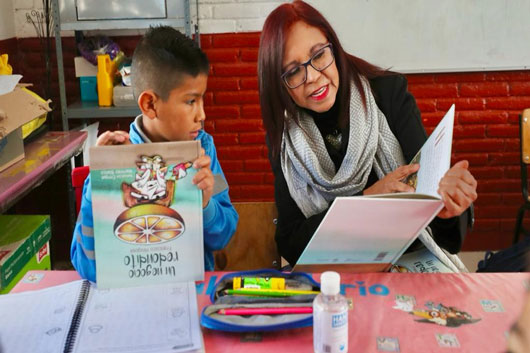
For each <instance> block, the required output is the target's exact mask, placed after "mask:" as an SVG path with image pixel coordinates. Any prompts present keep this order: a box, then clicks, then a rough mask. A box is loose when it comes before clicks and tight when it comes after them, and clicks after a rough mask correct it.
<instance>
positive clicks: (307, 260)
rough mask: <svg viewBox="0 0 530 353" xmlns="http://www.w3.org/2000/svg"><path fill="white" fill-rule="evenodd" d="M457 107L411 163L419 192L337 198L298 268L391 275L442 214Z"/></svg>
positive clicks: (409, 180)
mask: <svg viewBox="0 0 530 353" xmlns="http://www.w3.org/2000/svg"><path fill="white" fill-rule="evenodd" d="M454 113H455V107H454V105H453V106H451V108H450V109H449V111H448V112H447V113H446V114H445V116H444V118H443V119H442V120H441V121H440V123H439V124H438V126H437V127H436V128H435V129H434V131H433V132H432V134H431V135H430V136H429V138H428V139H427V141H426V142H425V143H424V145H423V146H422V148H421V149H420V151H419V152H418V153H417V155H416V156H415V157H414V158H413V160H412V161H411V163H419V164H420V169H419V170H418V172H417V173H415V174H413V175H411V176H409V177H408V178H407V180H405V182H406V183H407V184H409V185H411V186H413V187H414V188H415V192H414V193H393V194H383V195H373V196H350V197H337V198H336V199H335V200H334V201H333V203H332V205H331V206H330V208H329V210H328V212H327V214H326V216H325V217H324V219H323V220H322V222H321V223H320V225H319V227H318V228H317V230H316V232H315V234H314V235H313V237H312V238H311V240H310V242H309V244H308V245H307V246H306V248H305V249H304V251H303V253H302V255H301V256H300V258H299V259H298V261H297V263H296V265H295V266H294V270H296V271H309V272H321V271H323V270H336V271H355V272H374V271H386V270H388V269H389V268H390V266H391V265H392V264H394V263H395V262H396V261H397V260H398V259H399V258H400V257H401V255H402V254H403V253H404V252H405V250H406V249H407V248H408V247H409V246H410V245H411V244H412V242H413V241H414V240H415V239H416V238H417V237H418V235H419V234H420V232H421V231H422V230H423V229H424V228H425V227H427V226H428V225H429V223H430V222H431V221H432V220H433V218H434V217H436V215H437V214H438V212H440V210H442V208H443V201H442V200H441V198H440V195H438V193H437V190H438V184H439V183H440V180H441V179H442V177H443V176H444V175H445V173H446V172H447V171H448V170H449V167H450V163H451V145H452V140H453V124H454Z"/></svg>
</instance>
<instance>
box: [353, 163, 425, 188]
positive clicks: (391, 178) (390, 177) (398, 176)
mask: <svg viewBox="0 0 530 353" xmlns="http://www.w3.org/2000/svg"><path fill="white" fill-rule="evenodd" d="M419 169H420V165H419V164H409V165H404V166H401V167H399V168H397V169H396V170H394V171H393V172H390V173H388V174H387V175H385V177H384V178H383V179H380V180H378V181H377V182H376V183H374V184H373V185H372V186H370V187H369V188H368V189H365V190H364V191H363V195H376V194H390V193H393V192H414V188H413V187H412V186H410V185H407V184H405V183H404V182H403V180H405V178H406V177H408V176H409V175H411V174H413V173H416V172H417V171H418V170H419Z"/></svg>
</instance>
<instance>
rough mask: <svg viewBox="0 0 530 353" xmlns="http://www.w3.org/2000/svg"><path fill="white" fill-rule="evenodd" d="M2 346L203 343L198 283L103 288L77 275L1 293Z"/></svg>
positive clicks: (60, 348) (52, 351)
mask: <svg viewBox="0 0 530 353" xmlns="http://www.w3.org/2000/svg"><path fill="white" fill-rule="evenodd" d="M0 312H1V313H2V323H3V324H1V323H0V352H5V353H21V352H39V353H56V352H67V353H68V352H74V353H93V352H120V353H129V352H130V353H133V352H134V353H152V352H167V353H169V352H171V353H178V352H185V351H192V350H193V351H196V350H198V349H201V347H202V337H201V332H200V327H199V318H198V312H197V297H196V289H195V283H193V282H186V283H174V284H160V285H152V286H144V287H134V288H114V289H97V288H96V285H95V284H94V283H91V282H89V281H87V280H77V281H73V282H69V283H66V284H62V285H58V286H54V287H49V288H46V289H41V290H35V291H28V292H22V293H16V294H7V295H2V296H0Z"/></svg>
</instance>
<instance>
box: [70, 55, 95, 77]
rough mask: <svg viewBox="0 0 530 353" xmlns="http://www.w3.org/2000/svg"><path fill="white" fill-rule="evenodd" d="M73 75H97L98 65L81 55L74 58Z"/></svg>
mask: <svg viewBox="0 0 530 353" xmlns="http://www.w3.org/2000/svg"><path fill="white" fill-rule="evenodd" d="M74 69H75V77H84V76H97V74H98V67H97V66H96V65H93V64H92V63H91V62H89V61H88V60H87V59H85V58H83V57H82V56H76V57H75V58H74Z"/></svg>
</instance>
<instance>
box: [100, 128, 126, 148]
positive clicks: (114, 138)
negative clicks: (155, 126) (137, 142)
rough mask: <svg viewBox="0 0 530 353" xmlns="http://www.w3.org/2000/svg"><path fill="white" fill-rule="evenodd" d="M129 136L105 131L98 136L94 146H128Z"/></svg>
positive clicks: (123, 133) (119, 132)
mask: <svg viewBox="0 0 530 353" xmlns="http://www.w3.org/2000/svg"><path fill="white" fill-rule="evenodd" d="M130 144H131V141H130V140H129V134H128V133H127V132H125V131H120V130H117V131H105V132H104V133H102V134H101V135H99V137H98V140H97V141H96V146H108V145H130Z"/></svg>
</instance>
